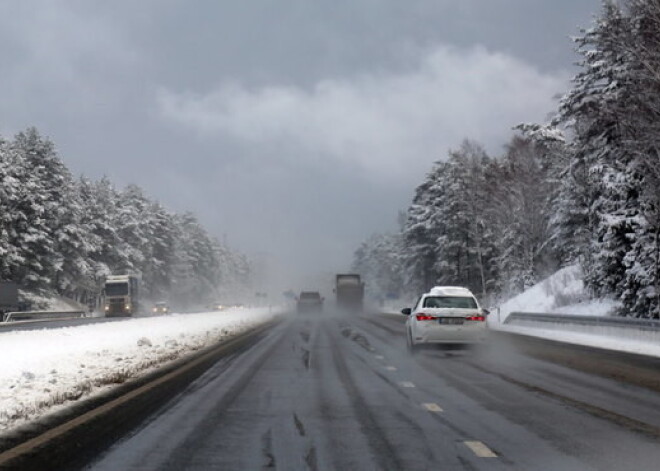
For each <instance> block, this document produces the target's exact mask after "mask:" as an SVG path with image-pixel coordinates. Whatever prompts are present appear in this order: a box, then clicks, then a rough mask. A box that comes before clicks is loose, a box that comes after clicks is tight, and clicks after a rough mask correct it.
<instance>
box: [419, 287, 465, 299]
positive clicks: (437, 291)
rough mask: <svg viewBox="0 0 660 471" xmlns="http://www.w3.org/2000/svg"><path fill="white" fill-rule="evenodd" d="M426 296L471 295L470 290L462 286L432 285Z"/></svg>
mask: <svg viewBox="0 0 660 471" xmlns="http://www.w3.org/2000/svg"><path fill="white" fill-rule="evenodd" d="M426 295H427V296H472V297H474V295H473V294H472V291H470V290H469V289H467V288H463V287H462V286H434V287H433V288H431V290H430V291H429V292H428V293H426Z"/></svg>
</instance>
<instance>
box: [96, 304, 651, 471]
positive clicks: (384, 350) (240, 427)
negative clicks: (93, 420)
mask: <svg viewBox="0 0 660 471" xmlns="http://www.w3.org/2000/svg"><path fill="white" fill-rule="evenodd" d="M403 320H404V318H403V316H394V315H376V314H364V315H362V316H348V315H343V316H342V315H331V314H330V313H327V312H326V313H323V314H308V315H300V316H294V315H292V316H291V317H290V318H287V319H286V320H285V321H284V322H282V323H280V324H278V325H276V326H275V327H274V328H273V329H272V330H271V331H270V332H268V333H267V334H265V335H263V337H262V338H261V340H259V341H258V342H257V343H256V344H255V345H253V346H252V347H251V348H246V349H244V350H242V351H240V352H238V353H235V354H234V355H232V356H229V357H226V358H224V359H222V360H220V361H219V362H218V363H216V364H215V365H214V366H213V367H212V368H211V369H210V370H208V371H207V372H206V373H205V374H204V375H202V376H201V377H200V378H198V379H197V380H196V381H195V382H194V383H192V384H191V385H190V386H189V387H188V388H187V389H186V390H185V391H184V393H183V394H181V395H179V396H178V397H176V398H174V399H173V400H171V401H170V402H169V403H168V404H166V405H165V406H164V407H162V408H161V409H160V410H159V411H158V413H157V414H155V415H154V416H153V417H151V418H150V419H149V420H148V421H146V422H145V423H144V424H143V425H142V426H141V427H140V428H139V429H138V430H136V431H135V432H134V433H133V434H132V435H131V436H129V437H127V438H125V439H124V440H122V441H120V442H118V443H116V444H115V446H114V447H112V448H111V449H110V450H109V451H108V452H107V453H106V454H104V455H103V456H101V457H99V459H98V461H96V462H94V463H93V464H91V465H89V467H88V468H87V469H90V470H95V471H99V470H112V471H115V470H117V469H122V470H208V469H223V470H251V469H282V470H298V469H300V470H304V469H309V470H386V469H391V470H402V469H405V470H425V469H434V470H437V469H442V470H482V469H483V470H486V469H487V470H496V469H502V470H505V469H506V470H510V469H515V470H525V471H530V470H549V471H550V470H551V471H559V470H561V471H563V470H576V471H578V470H579V471H584V470H619V469H639V470H647V469H649V470H650V469H657V468H656V467H657V463H658V462H660V446H658V440H659V436H660V435H659V431H660V412H659V411H660V396H659V395H658V394H657V393H654V392H651V391H648V390H645V389H642V388H638V387H635V386H631V385H626V384H621V383H618V382H616V381H613V380H609V379H605V378H600V377H596V376H591V375H588V374H585V373H581V372H578V371H574V370H571V369H568V368H565V367H562V366H558V365H554V364H551V363H547V362H544V361H541V360H537V359H533V358H530V357H527V356H524V355H522V354H521V353H518V352H517V351H515V350H514V349H511V348H507V347H505V346H503V345H491V346H488V347H484V348H480V349H478V350H453V349H433V350H426V351H422V352H421V353H420V354H419V355H417V356H415V357H412V356H410V355H409V354H408V353H407V352H406V350H405V338H404V335H403V334H404V330H403V327H404V326H403Z"/></svg>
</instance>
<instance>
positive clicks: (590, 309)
mask: <svg viewBox="0 0 660 471" xmlns="http://www.w3.org/2000/svg"><path fill="white" fill-rule="evenodd" d="M617 306H618V304H617V303H616V302H615V301H613V300H610V299H590V298H589V295H588V293H587V290H586V289H585V287H584V283H583V281H582V270H581V269H580V267H579V266H578V265H571V266H568V267H565V268H562V269H561V270H559V271H557V272H556V273H554V274H553V275H552V276H549V277H548V278H546V279H545V280H543V281H541V282H540V283H537V284H536V285H534V286H532V287H531V288H529V289H528V290H527V291H525V292H523V293H521V294H519V295H517V296H514V297H513V298H511V299H509V300H508V301H506V302H504V303H502V305H501V306H499V307H498V308H497V311H496V312H494V314H495V316H490V318H489V323H491V324H492V322H498V323H499V322H504V320H505V319H506V318H507V316H508V315H509V314H510V313H512V312H516V311H519V312H535V313H548V314H574V315H582V316H589V315H593V316H606V315H609V314H611V313H612V311H614V309H615V308H616V307H617Z"/></svg>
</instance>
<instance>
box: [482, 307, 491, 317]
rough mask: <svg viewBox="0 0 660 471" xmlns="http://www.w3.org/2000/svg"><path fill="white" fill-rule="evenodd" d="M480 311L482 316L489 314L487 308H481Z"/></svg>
mask: <svg viewBox="0 0 660 471" xmlns="http://www.w3.org/2000/svg"><path fill="white" fill-rule="evenodd" d="M481 312H483V313H484V316H487V315H488V314H490V311H489V310H488V309H482V310H481Z"/></svg>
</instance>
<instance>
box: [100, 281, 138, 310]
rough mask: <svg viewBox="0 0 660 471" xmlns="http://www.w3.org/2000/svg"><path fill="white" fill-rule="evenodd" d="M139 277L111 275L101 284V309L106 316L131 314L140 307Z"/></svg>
mask: <svg viewBox="0 0 660 471" xmlns="http://www.w3.org/2000/svg"><path fill="white" fill-rule="evenodd" d="M139 294H140V290H139V278H138V277H137V276H136V275H112V276H108V277H106V279H105V283H104V285H103V311H104V312H105V316H106V317H118V316H126V317H129V316H132V315H134V314H136V313H137V312H138V311H139V309H140V296H139Z"/></svg>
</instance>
